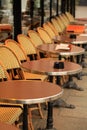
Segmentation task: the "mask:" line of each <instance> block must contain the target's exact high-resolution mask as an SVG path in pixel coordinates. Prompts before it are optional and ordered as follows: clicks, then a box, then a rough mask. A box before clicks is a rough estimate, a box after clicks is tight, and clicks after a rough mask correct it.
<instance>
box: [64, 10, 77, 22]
mask: <svg viewBox="0 0 87 130" xmlns="http://www.w3.org/2000/svg"><path fill="white" fill-rule="evenodd" d="M65 15H66V16H67V18H68V19H69V21H70V22H75V18H74V17H73V15H71V14H70V13H69V12H65Z"/></svg>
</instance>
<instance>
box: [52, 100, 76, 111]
mask: <svg viewBox="0 0 87 130" xmlns="http://www.w3.org/2000/svg"><path fill="white" fill-rule="evenodd" d="M53 107H57V108H59V107H63V108H70V109H74V108H75V106H74V105H72V104H68V103H66V102H65V101H64V100H63V99H61V98H59V99H58V100H56V101H54V102H53Z"/></svg>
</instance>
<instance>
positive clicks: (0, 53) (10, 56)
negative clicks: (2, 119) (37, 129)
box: [0, 45, 43, 130]
mask: <svg viewBox="0 0 87 130" xmlns="http://www.w3.org/2000/svg"><path fill="white" fill-rule="evenodd" d="M0 61H2V63H3V64H4V66H5V69H6V70H7V72H8V73H9V72H10V75H11V78H14V77H15V73H14V70H15V72H16V75H17V77H18V79H20V80H25V79H26V77H25V75H26V74H25V72H24V71H23V70H22V69H21V67H20V64H21V62H20V61H19V60H18V58H17V56H16V55H15V53H14V52H13V51H12V50H11V49H10V48H8V47H7V46H6V45H2V46H0ZM9 61H10V62H9ZM29 78H30V77H29ZM36 109H37V110H38V111H39V113H40V116H41V118H43V114H42V110H41V106H40V104H36V105H35V106H33V107H30V106H29V124H30V125H29V126H30V127H31V129H32V130H33V129H34V128H33V124H32V114H31V112H32V111H33V110H36Z"/></svg>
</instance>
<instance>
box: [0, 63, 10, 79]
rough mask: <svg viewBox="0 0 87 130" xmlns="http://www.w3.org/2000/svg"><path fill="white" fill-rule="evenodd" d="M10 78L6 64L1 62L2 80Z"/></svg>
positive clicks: (0, 74)
mask: <svg viewBox="0 0 87 130" xmlns="http://www.w3.org/2000/svg"><path fill="white" fill-rule="evenodd" d="M8 79H10V77H9V75H8V73H7V71H6V70H5V67H4V65H3V64H2V63H1V62H0V81H6V80H8Z"/></svg>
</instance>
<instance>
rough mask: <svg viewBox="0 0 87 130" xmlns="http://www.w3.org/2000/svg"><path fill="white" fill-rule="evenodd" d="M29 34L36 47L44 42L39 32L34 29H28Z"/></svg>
mask: <svg viewBox="0 0 87 130" xmlns="http://www.w3.org/2000/svg"><path fill="white" fill-rule="evenodd" d="M28 36H29V37H30V38H31V41H32V43H33V45H34V46H35V47H37V46H39V45H42V44H44V42H43V40H42V39H41V38H40V35H39V33H38V32H36V31H34V30H28Z"/></svg>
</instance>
